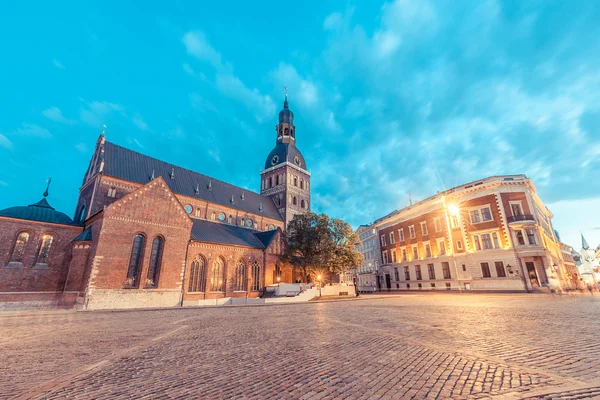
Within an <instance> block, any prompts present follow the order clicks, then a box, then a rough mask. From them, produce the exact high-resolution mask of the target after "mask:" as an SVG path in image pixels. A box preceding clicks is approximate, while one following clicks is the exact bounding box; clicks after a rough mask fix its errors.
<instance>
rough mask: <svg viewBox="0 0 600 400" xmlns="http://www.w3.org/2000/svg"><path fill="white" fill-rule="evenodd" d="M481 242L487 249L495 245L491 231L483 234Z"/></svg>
mask: <svg viewBox="0 0 600 400" xmlns="http://www.w3.org/2000/svg"><path fill="white" fill-rule="evenodd" d="M481 243H482V245H483V248H484V249H485V250H489V249H493V248H494V245H493V244H492V237H491V235H490V234H489V233H484V234H483V235H481Z"/></svg>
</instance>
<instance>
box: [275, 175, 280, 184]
mask: <svg viewBox="0 0 600 400" xmlns="http://www.w3.org/2000/svg"><path fill="white" fill-rule="evenodd" d="M278 185H279V175H275V186H278Z"/></svg>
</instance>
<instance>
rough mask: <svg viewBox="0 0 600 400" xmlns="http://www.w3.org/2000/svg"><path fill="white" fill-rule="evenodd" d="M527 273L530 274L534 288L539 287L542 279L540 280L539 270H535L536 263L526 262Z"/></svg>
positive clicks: (530, 280)
mask: <svg viewBox="0 0 600 400" xmlns="http://www.w3.org/2000/svg"><path fill="white" fill-rule="evenodd" d="M525 266H526V267H527V275H528V276H529V282H531V287H532V288H539V287H540V281H539V280H538V276H537V272H535V264H534V263H532V262H526V263H525Z"/></svg>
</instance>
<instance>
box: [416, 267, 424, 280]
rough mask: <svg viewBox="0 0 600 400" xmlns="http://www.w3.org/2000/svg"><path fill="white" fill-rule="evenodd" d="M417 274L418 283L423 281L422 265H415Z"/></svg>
mask: <svg viewBox="0 0 600 400" xmlns="http://www.w3.org/2000/svg"><path fill="white" fill-rule="evenodd" d="M415 273H416V275H417V280H418V281H420V280H422V279H423V277H422V276H421V266H420V265H415Z"/></svg>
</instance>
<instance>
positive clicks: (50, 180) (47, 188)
mask: <svg viewBox="0 0 600 400" xmlns="http://www.w3.org/2000/svg"><path fill="white" fill-rule="evenodd" d="M50 182H52V178H48V179H46V183H47V185H46V191H45V192H44V197H48V190H49V189H50Z"/></svg>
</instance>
